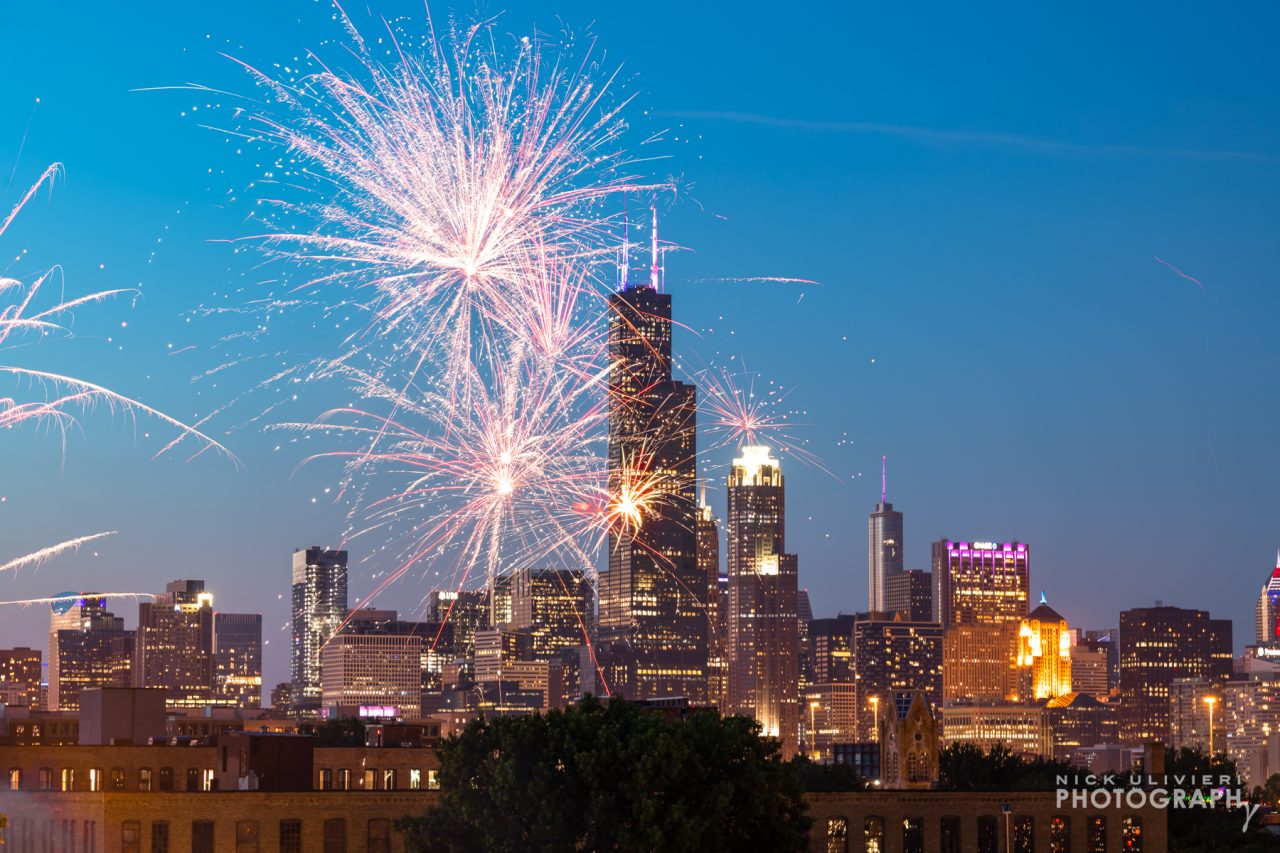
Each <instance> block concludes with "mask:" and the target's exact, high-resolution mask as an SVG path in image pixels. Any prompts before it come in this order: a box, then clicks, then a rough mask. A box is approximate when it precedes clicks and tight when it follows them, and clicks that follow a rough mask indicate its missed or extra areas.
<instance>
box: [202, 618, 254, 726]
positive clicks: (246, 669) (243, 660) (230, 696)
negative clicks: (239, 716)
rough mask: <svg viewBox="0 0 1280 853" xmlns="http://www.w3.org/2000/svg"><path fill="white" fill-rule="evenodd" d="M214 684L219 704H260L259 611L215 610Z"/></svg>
mask: <svg viewBox="0 0 1280 853" xmlns="http://www.w3.org/2000/svg"><path fill="white" fill-rule="evenodd" d="M213 684H214V699H215V701H216V702H218V703H219V704H227V705H235V706H236V707H237V708H259V707H261V706H262V614H261V613H214V615H213Z"/></svg>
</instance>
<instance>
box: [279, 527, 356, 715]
mask: <svg viewBox="0 0 1280 853" xmlns="http://www.w3.org/2000/svg"><path fill="white" fill-rule="evenodd" d="M292 577H293V587H292V603H293V645H292V647H291V649H290V655H291V660H290V663H291V675H292V679H293V707H294V708H295V709H298V708H301V709H304V710H314V709H318V708H319V706H320V696H321V692H322V691H321V677H320V675H321V672H320V650H321V649H322V648H323V647H324V644H325V641H326V640H328V639H329V638H330V637H331V636H333V634H334V632H336V631H337V630H338V626H339V625H341V624H342V620H343V619H345V618H346V617H347V552H346V551H331V550H329V549H327V548H321V547H319V546H312V547H310V548H306V549H298V550H296V551H294V552H293V575H292Z"/></svg>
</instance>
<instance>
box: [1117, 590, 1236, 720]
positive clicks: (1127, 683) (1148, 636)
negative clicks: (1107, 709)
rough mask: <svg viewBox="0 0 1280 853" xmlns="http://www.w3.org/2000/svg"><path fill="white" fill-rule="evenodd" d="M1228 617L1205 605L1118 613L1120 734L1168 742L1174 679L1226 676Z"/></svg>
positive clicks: (1229, 662) (1229, 651)
mask: <svg viewBox="0 0 1280 853" xmlns="http://www.w3.org/2000/svg"><path fill="white" fill-rule="evenodd" d="M1232 663H1233V662H1232V646H1231V620H1229V619H1213V618H1210V616H1209V614H1208V613H1207V612H1206V611H1204V610H1186V609H1183V608H1181V607H1166V606H1163V605H1161V604H1159V603H1157V605H1156V606H1155V607H1139V608H1134V609H1132V610H1124V611H1122V612H1121V613H1120V737H1121V739H1122V740H1123V741H1124V742H1126V743H1140V742H1144V741H1150V740H1159V741H1164V742H1167V741H1168V739H1169V736H1170V731H1169V701H1170V693H1169V687H1170V685H1171V684H1173V682H1174V680H1175V679H1179V678H1203V679H1206V680H1208V681H1210V682H1217V681H1224V680H1226V679H1227V678H1229V677H1230V676H1231V671H1232Z"/></svg>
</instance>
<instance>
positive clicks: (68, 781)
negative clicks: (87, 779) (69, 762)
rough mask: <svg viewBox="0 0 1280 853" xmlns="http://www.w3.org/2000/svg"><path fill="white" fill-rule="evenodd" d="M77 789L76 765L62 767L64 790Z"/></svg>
mask: <svg viewBox="0 0 1280 853" xmlns="http://www.w3.org/2000/svg"><path fill="white" fill-rule="evenodd" d="M75 789H76V770H75V768H74V767H64V768H62V790H64V791H74V790H75Z"/></svg>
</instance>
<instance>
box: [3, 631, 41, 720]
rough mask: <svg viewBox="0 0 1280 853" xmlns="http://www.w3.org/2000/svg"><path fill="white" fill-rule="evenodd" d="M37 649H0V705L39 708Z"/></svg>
mask: <svg viewBox="0 0 1280 853" xmlns="http://www.w3.org/2000/svg"><path fill="white" fill-rule="evenodd" d="M40 661H41V654H40V650H39V649H29V648H27V647H26V646H18V647H17V648H13V649H0V704H4V705H22V706H23V707H26V708H32V709H38V708H39V707H40V677H41V674H40Z"/></svg>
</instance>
